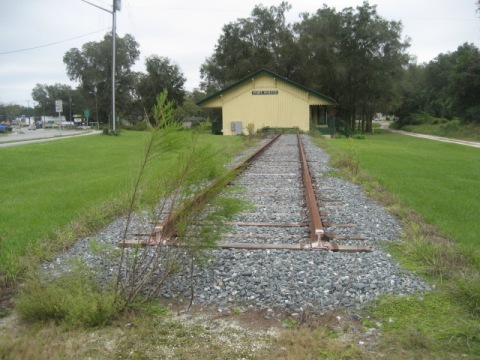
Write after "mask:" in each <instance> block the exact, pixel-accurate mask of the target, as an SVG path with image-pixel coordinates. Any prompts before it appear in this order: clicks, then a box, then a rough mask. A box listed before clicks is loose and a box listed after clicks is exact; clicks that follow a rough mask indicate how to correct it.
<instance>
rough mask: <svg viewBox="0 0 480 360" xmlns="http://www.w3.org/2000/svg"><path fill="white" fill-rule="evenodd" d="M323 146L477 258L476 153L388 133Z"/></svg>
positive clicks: (479, 196) (479, 172) (479, 195)
mask: <svg viewBox="0 0 480 360" xmlns="http://www.w3.org/2000/svg"><path fill="white" fill-rule="evenodd" d="M329 144H330V145H331V146H332V147H333V148H336V147H338V148H340V149H343V150H345V151H347V152H350V154H351V155H353V156H354V157H356V158H358V160H359V163H360V167H361V168H362V170H363V171H365V172H367V173H368V174H370V175H371V176H373V177H374V178H375V179H376V180H377V181H378V182H379V183H380V184H381V185H383V186H384V187H385V188H386V189H387V190H389V191H390V192H392V193H393V194H396V195H397V196H398V197H399V198H400V199H402V201H403V203H404V204H405V205H406V206H407V207H409V208H411V209H413V210H415V211H416V212H418V213H419V214H420V215H422V217H423V218H424V219H425V220H426V221H427V222H428V223H430V224H432V225H435V226H436V227H438V228H439V229H440V230H441V231H442V232H443V233H444V234H445V235H447V236H449V237H450V238H452V239H454V240H455V241H457V242H458V243H459V244H462V245H465V246H466V247H467V248H470V249H471V250H472V251H474V252H475V253H476V255H477V259H480V249H479V248H480V246H479V245H480V238H479V237H480V235H479V234H480V221H479V215H480V189H479V185H480V149H478V148H472V147H467V146H463V145H456V144H450V143H443V142H438V141H431V140H424V139H419V138H414V137H410V136H403V135H396V134H393V133H382V134H377V135H372V136H368V135H367V136H366V139H364V140H361V139H360V140H359V139H345V138H344V139H336V140H332V141H329Z"/></svg>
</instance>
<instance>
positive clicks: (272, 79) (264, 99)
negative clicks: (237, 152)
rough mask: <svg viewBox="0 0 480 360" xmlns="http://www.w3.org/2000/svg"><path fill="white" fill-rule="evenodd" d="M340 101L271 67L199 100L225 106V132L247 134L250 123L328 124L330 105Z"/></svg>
mask: <svg viewBox="0 0 480 360" xmlns="http://www.w3.org/2000/svg"><path fill="white" fill-rule="evenodd" d="M336 104H337V102H336V101H335V100H333V99H332V98H329V97H328V96H325V95H322V94H320V93H318V92H316V91H314V90H311V89H309V88H306V87H304V86H302V85H299V84H297V83H295V82H293V81H291V80H288V79H286V78H284V77H282V76H280V75H277V74H275V73H272V72H270V71H268V70H260V71H257V72H256V73H253V74H251V75H249V76H247V77H245V78H243V79H241V80H240V81H237V82H236V83H234V84H231V85H230V86H228V87H226V88H224V89H223V90H220V91H218V92H217V93H215V94H213V95H211V96H209V97H207V98H205V99H203V100H202V101H200V102H198V103H197V105H199V106H201V107H202V108H207V109H221V112H222V120H221V121H222V124H221V132H222V134H223V135H238V134H241V133H246V132H247V131H246V129H247V125H249V124H253V126H254V129H255V131H256V130H259V129H262V128H298V129H300V130H303V131H309V130H311V129H313V128H316V127H319V126H320V127H321V126H324V127H327V111H326V106H332V105H336Z"/></svg>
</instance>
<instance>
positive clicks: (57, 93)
mask: <svg viewBox="0 0 480 360" xmlns="http://www.w3.org/2000/svg"><path fill="white" fill-rule="evenodd" d="M32 99H33V100H35V101H36V102H37V103H38V105H37V106H36V107H35V115H37V116H40V115H47V116H55V115H58V113H57V112H56V111H55V101H56V100H62V102H63V115H65V118H66V119H68V120H69V121H73V119H70V113H71V114H72V116H73V115H74V114H75V113H78V112H81V111H82V109H83V108H84V105H83V101H82V97H81V96H80V94H79V92H78V91H77V90H74V89H72V87H71V86H69V85H65V84H54V85H47V84H37V85H35V87H34V88H33V89H32Z"/></svg>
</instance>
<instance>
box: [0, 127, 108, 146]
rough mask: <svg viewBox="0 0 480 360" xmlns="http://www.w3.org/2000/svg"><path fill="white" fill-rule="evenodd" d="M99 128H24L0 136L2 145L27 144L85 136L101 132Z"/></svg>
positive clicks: (0, 144)
mask: <svg viewBox="0 0 480 360" xmlns="http://www.w3.org/2000/svg"><path fill="white" fill-rule="evenodd" d="M100 133H101V131H99V130H59V129H55V130H51V129H38V130H27V129H24V130H22V131H20V132H16V131H15V132H11V133H7V135H1V136H0V147H10V146H19V145H25V144H33V143H38V142H45V141H53V140H60V139H65V138H66V137H72V136H85V135H93V134H100Z"/></svg>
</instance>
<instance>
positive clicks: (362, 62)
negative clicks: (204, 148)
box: [201, 2, 409, 131]
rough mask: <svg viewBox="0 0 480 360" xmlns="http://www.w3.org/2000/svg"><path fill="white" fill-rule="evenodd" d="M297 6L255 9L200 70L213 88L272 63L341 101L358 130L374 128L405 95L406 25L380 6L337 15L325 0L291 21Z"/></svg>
mask: <svg viewBox="0 0 480 360" xmlns="http://www.w3.org/2000/svg"><path fill="white" fill-rule="evenodd" d="M290 8H291V7H290V5H289V4H288V3H286V2H282V3H281V5H280V6H278V7H275V6H271V7H270V8H265V7H263V6H261V5H259V6H256V7H255V8H254V10H253V11H252V14H251V17H250V18H247V19H239V20H237V21H236V22H234V23H230V24H228V25H226V26H224V28H223V34H222V35H221V36H220V38H219V40H218V43H217V46H216V48H215V51H214V53H213V55H212V56H211V57H210V58H208V59H207V60H206V62H205V63H204V64H203V65H202V67H201V76H202V79H203V80H204V81H203V83H202V85H201V87H202V89H203V90H204V91H206V92H207V93H211V92H213V91H215V90H219V89H220V88H223V87H225V86H226V85H228V84H229V83H231V82H234V81H237V80H239V79H241V78H243V77H245V76H246V75H248V74H249V73H252V72H255V71H257V70H259V69H261V68H267V69H269V70H271V71H274V72H276V73H278V74H279V75H282V76H284V77H286V78H288V79H290V80H293V81H296V82H299V83H302V84H305V85H306V86H308V87H310V88H312V89H313V90H316V91H319V92H321V93H326V94H328V95H329V96H331V97H333V98H334V99H336V100H337V101H339V103H340V106H339V108H338V110H339V111H338V113H339V115H340V116H341V117H343V119H344V120H345V121H346V123H347V127H350V128H354V127H355V125H356V120H357V118H361V119H362V123H361V130H362V131H371V126H372V119H373V116H374V113H375V112H377V111H390V110H391V109H393V108H394V107H395V106H396V104H397V103H398V102H399V99H400V96H399V94H400V91H399V82H400V80H401V78H402V75H403V71H404V66H406V65H407V64H408V60H409V58H408V55H407V54H406V53H405V50H406V48H407V47H408V45H409V44H408V41H403V40H401V31H402V26H401V23H400V22H395V21H386V20H385V19H383V18H381V17H380V16H379V15H378V14H377V11H376V6H371V5H369V4H368V2H364V3H363V5H362V6H359V7H357V8H356V9H353V8H346V9H344V10H343V11H341V12H337V11H336V10H335V9H334V8H329V7H328V6H326V5H324V7H323V8H321V9H319V10H318V11H317V12H316V13H315V14H313V15H311V14H308V13H305V14H302V21H301V22H299V23H296V24H294V25H290V24H287V23H286V21H285V12H286V11H288V10H289V9H290Z"/></svg>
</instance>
